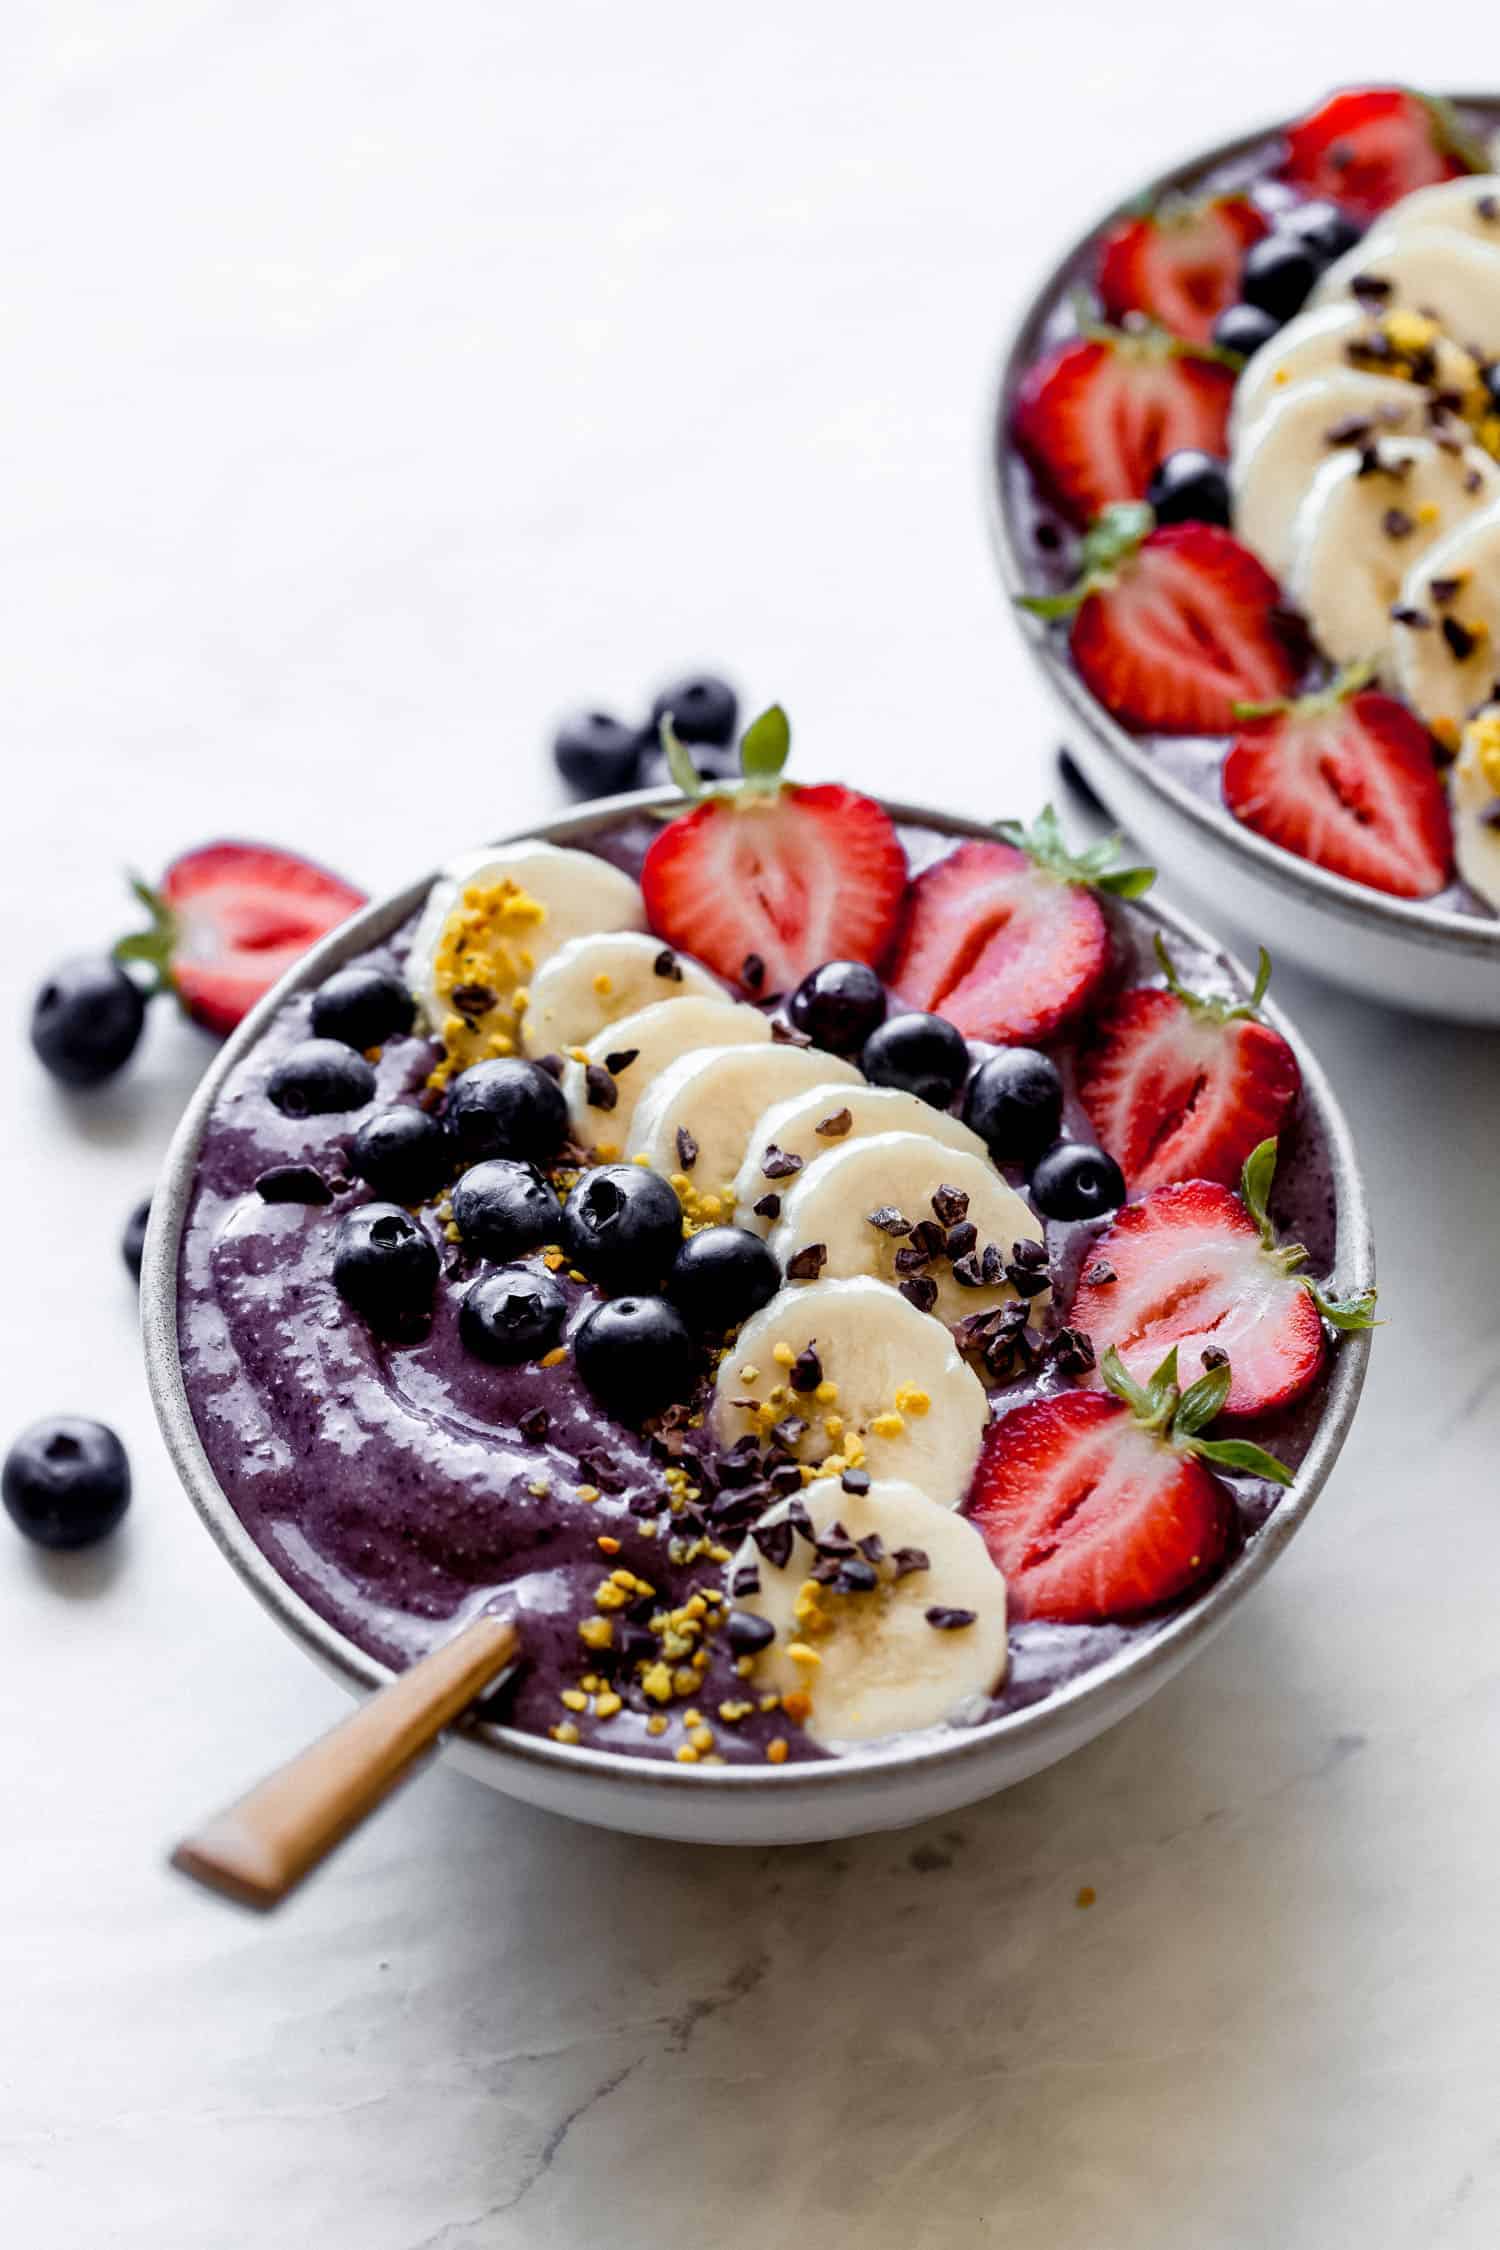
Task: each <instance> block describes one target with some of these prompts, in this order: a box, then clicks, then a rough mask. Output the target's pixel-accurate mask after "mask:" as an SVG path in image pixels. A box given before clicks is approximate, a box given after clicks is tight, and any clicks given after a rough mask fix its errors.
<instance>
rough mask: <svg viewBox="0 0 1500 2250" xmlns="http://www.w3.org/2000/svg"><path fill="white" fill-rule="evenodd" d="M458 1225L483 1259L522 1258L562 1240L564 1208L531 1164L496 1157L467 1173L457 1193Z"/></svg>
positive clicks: (455, 1223) (454, 1193)
mask: <svg viewBox="0 0 1500 2250" xmlns="http://www.w3.org/2000/svg"><path fill="white" fill-rule="evenodd" d="M453 1223H454V1225H455V1226H456V1227H457V1228H458V1231H459V1233H460V1234H461V1235H462V1236H463V1238H464V1241H465V1242H466V1243H467V1244H468V1246H469V1248H470V1249H471V1250H477V1251H478V1252H479V1254H480V1256H481V1257H482V1258H496V1259H505V1258H519V1257H520V1255H521V1253H522V1252H523V1251H525V1250H535V1249H537V1248H538V1247H539V1245H540V1244H542V1243H543V1242H556V1241H557V1239H558V1236H559V1233H560V1231H561V1228H562V1205H561V1204H560V1203H559V1202H558V1200H557V1197H556V1196H555V1195H554V1194H553V1192H552V1190H551V1188H550V1187H549V1186H548V1185H547V1182H546V1181H545V1180H544V1179H543V1178H542V1177H541V1175H540V1173H538V1172H536V1171H534V1170H533V1169H532V1167H531V1166H530V1165H529V1164H518V1163H517V1162H516V1161H515V1159H514V1158H513V1157H509V1156H492V1157H490V1158H489V1160H488V1162H487V1163H484V1164H476V1165H475V1166H474V1168H473V1170H472V1171H470V1172H465V1174H464V1176H463V1178H462V1179H461V1180H460V1181H459V1183H458V1185H457V1187H456V1188H455V1189H454V1190H453Z"/></svg>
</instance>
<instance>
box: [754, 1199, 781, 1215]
mask: <svg viewBox="0 0 1500 2250" xmlns="http://www.w3.org/2000/svg"><path fill="white" fill-rule="evenodd" d="M752 1209H753V1210H754V1212H755V1216H756V1217H757V1218H758V1219H779V1218H780V1217H781V1197H780V1196H779V1195H763V1196H762V1197H761V1199H760V1201H759V1203H757V1204H754V1205H752Z"/></svg>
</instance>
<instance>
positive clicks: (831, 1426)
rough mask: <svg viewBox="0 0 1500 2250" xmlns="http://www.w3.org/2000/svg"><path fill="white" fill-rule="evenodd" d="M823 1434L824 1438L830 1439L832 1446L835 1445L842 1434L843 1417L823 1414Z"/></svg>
mask: <svg viewBox="0 0 1500 2250" xmlns="http://www.w3.org/2000/svg"><path fill="white" fill-rule="evenodd" d="M823 1434H824V1436H825V1437H828V1438H831V1439H832V1440H833V1442H834V1444H835V1445H837V1443H838V1441H839V1439H840V1438H841V1437H842V1436H843V1434H844V1417H843V1415H842V1414H825V1415H824V1417H823Z"/></svg>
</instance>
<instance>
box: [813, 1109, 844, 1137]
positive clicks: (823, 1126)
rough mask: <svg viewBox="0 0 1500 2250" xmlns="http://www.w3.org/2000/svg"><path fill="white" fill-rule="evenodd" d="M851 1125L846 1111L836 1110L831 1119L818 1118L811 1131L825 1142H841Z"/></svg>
mask: <svg viewBox="0 0 1500 2250" xmlns="http://www.w3.org/2000/svg"><path fill="white" fill-rule="evenodd" d="M853 1123H854V1119H853V1118H852V1117H851V1115H850V1114H849V1112H848V1110H847V1109H836V1110H835V1111H834V1112H833V1115H832V1116H831V1117H820V1118H819V1120H818V1122H817V1124H816V1125H815V1126H814V1127H813V1131H814V1132H815V1133H819V1134H821V1135H822V1137H823V1139H824V1140H825V1141H841V1140H842V1139H843V1137H844V1135H845V1134H846V1133H847V1132H848V1130H849V1128H850V1126H851V1125H852V1124H853Z"/></svg>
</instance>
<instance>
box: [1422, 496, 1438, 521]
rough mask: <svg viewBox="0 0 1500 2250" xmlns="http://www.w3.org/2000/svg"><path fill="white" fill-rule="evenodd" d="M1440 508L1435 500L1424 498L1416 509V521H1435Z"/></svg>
mask: <svg viewBox="0 0 1500 2250" xmlns="http://www.w3.org/2000/svg"><path fill="white" fill-rule="evenodd" d="M1439 513H1440V510H1439V508H1438V505H1437V502H1436V501H1435V500H1424V501H1423V502H1422V505H1421V507H1420V508H1418V510H1417V521H1418V523H1428V524H1431V523H1436V522H1437V520H1438V515H1439Z"/></svg>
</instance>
